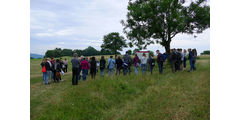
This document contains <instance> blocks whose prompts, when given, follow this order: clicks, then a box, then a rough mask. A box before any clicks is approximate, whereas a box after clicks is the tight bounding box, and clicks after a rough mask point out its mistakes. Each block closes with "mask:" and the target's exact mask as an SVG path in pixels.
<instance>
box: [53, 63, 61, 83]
mask: <svg viewBox="0 0 240 120" xmlns="http://www.w3.org/2000/svg"><path fill="white" fill-rule="evenodd" d="M54 70H55V71H56V75H55V76H56V77H55V79H54V82H56V83H58V82H59V81H60V80H62V79H61V70H62V67H61V64H60V60H59V59H57V60H56V62H55V64H54Z"/></svg>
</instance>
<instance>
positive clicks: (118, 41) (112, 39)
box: [101, 32, 127, 58]
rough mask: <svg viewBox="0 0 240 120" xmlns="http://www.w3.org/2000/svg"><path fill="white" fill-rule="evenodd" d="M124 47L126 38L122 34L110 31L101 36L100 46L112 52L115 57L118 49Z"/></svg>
mask: <svg viewBox="0 0 240 120" xmlns="http://www.w3.org/2000/svg"><path fill="white" fill-rule="evenodd" d="M124 47H127V44H126V40H125V39H124V37H123V36H120V35H119V33H118V32H112V33H109V34H107V35H105V36H104V37H103V44H102V45H101V48H102V49H103V50H107V51H111V52H113V53H114V55H115V58H116V56H117V53H118V51H122V49H123V48H124Z"/></svg>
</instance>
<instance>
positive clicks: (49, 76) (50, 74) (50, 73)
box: [47, 58, 53, 83]
mask: <svg viewBox="0 0 240 120" xmlns="http://www.w3.org/2000/svg"><path fill="white" fill-rule="evenodd" d="M47 62H48V63H49V65H50V71H49V74H48V79H50V78H51V77H52V74H53V73H52V63H51V62H50V60H49V58H47ZM48 82H49V83H50V80H49V81H48Z"/></svg>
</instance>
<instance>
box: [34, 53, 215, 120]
mask: <svg viewBox="0 0 240 120" xmlns="http://www.w3.org/2000/svg"><path fill="white" fill-rule="evenodd" d="M68 59H69V61H70V58H68ZM40 62H41V60H40V61H39V60H35V59H33V60H31V65H30V66H31V98H30V99H31V102H30V107H31V108H30V111H31V119H39V120H54V119H61V120H70V119H73V120H97V119H101V120H113V119H114V120H115V119H116V120H140V119H141V120H162V119H163V120H164V119H166V120H169V119H173V120H183V119H189V120H207V119H210V118H209V117H210V61H209V57H206V56H204V58H203V59H202V58H200V59H199V60H198V61H197V71H194V72H192V73H189V72H186V71H183V72H177V73H171V70H170V69H169V67H166V69H164V73H163V74H162V75H159V74H158V71H157V66H155V70H154V72H153V75H150V72H148V73H147V74H146V75H142V74H141V72H139V75H135V74H134V72H132V73H131V75H127V76H123V75H119V76H112V77H111V76H108V75H107V74H106V75H105V76H104V77H100V76H99V73H98V75H97V76H96V79H95V80H93V79H91V78H90V76H88V78H87V81H80V82H79V85H77V86H72V85H71V74H66V75H65V76H63V79H64V81H63V82H61V83H58V84H50V85H48V86H45V85H42V78H41V76H39V75H41V67H40V65H39V64H40ZM69 65H70V64H69ZM69 68H71V67H70V66H69ZM187 69H189V65H188V67H187ZM132 71H133V69H132Z"/></svg>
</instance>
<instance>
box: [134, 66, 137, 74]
mask: <svg viewBox="0 0 240 120" xmlns="http://www.w3.org/2000/svg"><path fill="white" fill-rule="evenodd" d="M134 69H135V74H138V67H136V66H134Z"/></svg>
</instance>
